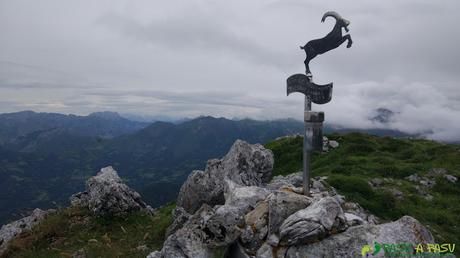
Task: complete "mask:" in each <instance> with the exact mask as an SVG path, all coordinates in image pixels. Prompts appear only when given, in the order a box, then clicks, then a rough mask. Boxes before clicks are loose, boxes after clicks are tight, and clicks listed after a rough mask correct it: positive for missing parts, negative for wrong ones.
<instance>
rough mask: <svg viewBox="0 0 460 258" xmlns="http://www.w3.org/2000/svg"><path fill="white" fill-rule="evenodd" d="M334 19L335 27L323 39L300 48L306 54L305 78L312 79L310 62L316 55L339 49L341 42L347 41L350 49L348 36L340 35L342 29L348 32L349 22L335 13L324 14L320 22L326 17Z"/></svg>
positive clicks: (349, 37) (350, 41)
mask: <svg viewBox="0 0 460 258" xmlns="http://www.w3.org/2000/svg"><path fill="white" fill-rule="evenodd" d="M329 16H330V17H333V18H335V20H336V22H335V26H334V28H333V29H332V31H331V32H329V34H327V35H326V36H325V37H324V38H321V39H314V40H311V41H309V42H308V43H307V44H305V46H303V47H300V48H301V49H303V50H305V53H306V54H307V58H306V59H305V61H304V63H305V70H306V74H307V76H309V77H310V78H311V77H312V75H311V72H310V67H309V64H310V61H311V60H312V59H313V58H315V57H316V56H317V55H320V54H324V53H326V52H327V51H329V50H332V49H335V48H337V47H339V46H340V45H341V44H342V43H343V42H345V41H346V40H348V44H347V48H350V47H351V44H352V43H353V41H352V40H351V36H350V34H346V35H342V28H344V29H345V31H346V32H348V25H350V21H348V20H346V19H344V18H342V16H340V15H339V14H338V13H336V12H332V11H330V12H326V13H325V14H324V15H323V18H322V19H321V22H324V21H325V20H326V18H327V17H329Z"/></svg>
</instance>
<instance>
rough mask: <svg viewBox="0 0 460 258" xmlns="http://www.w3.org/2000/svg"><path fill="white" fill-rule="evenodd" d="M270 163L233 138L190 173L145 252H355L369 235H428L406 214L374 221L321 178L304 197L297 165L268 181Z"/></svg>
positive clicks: (162, 256)
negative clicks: (162, 235)
mask: <svg viewBox="0 0 460 258" xmlns="http://www.w3.org/2000/svg"><path fill="white" fill-rule="evenodd" d="M272 168H273V155H272V153H271V151H269V150H266V149H264V148H263V147H262V146H260V145H251V144H248V143H245V142H243V141H237V142H236V143H235V144H234V145H233V147H232V148H231V150H230V151H229V153H228V154H227V155H226V156H225V157H224V158H223V159H221V160H211V161H209V162H208V165H207V167H206V169H205V171H195V172H193V173H192V174H191V175H190V176H189V177H188V179H187V181H186V182H185V183H184V184H183V186H182V188H181V192H180V194H179V197H178V201H177V207H176V209H175V211H174V213H173V214H174V216H173V218H174V221H173V223H172V225H171V226H170V228H169V230H168V234H169V236H168V238H167V239H166V241H165V243H164V246H163V248H162V249H161V250H159V251H155V252H153V253H151V254H150V255H149V256H148V257H149V258H170V257H177V258H181V257H198V258H207V257H209V258H211V257H214V253H213V250H214V249H216V248H219V247H220V248H222V247H223V248H225V250H226V251H225V256H226V257H242V258H250V257H267V258H275V257H296V258H300V257H361V248H362V247H363V246H364V245H372V244H373V243H374V241H377V242H382V243H433V242H434V238H433V236H432V234H431V233H430V231H429V230H428V229H426V228H425V227H424V226H423V225H422V224H420V223H419V222H418V221H417V220H416V219H414V218H412V217H409V216H404V217H402V218H400V219H399V220H397V221H394V222H389V223H383V224H378V222H379V219H378V218H377V217H375V216H373V215H372V214H369V213H368V212H366V211H365V210H364V209H363V208H362V207H361V206H360V205H358V204H357V203H353V202H347V201H346V199H345V197H344V196H341V195H339V194H337V193H336V191H335V189H334V188H332V187H331V186H329V185H328V184H327V183H326V182H325V180H324V179H325V178H324V177H318V178H314V179H313V180H312V188H311V193H310V196H305V195H303V194H302V175H301V173H300V172H299V173H295V174H291V175H288V176H277V177H274V178H273V179H272V180H271V182H269V181H268V178H270V176H271V170H272ZM377 255H379V254H377ZM380 255H382V256H383V252H382V253H380Z"/></svg>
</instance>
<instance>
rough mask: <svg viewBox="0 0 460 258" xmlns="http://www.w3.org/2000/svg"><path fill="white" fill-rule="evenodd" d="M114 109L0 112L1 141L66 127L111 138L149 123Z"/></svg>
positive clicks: (75, 133)
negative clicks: (74, 112)
mask: <svg viewBox="0 0 460 258" xmlns="http://www.w3.org/2000/svg"><path fill="white" fill-rule="evenodd" d="M147 125H148V124H147V123H142V122H135V121H131V120H128V119H126V118H123V117H121V116H120V115H119V114H118V113H114V112H97V113H92V114H89V115H88V116H77V115H64V114H58V113H36V112H33V111H21V112H16V113H5V114H0V143H6V142H8V141H11V140H12V139H16V138H18V137H24V136H26V135H28V134H30V133H36V132H37V131H49V130H51V129H56V128H59V129H64V130H67V131H68V132H69V133H70V134H73V135H77V136H85V137H104V138H112V137H116V136H119V135H122V134H127V133H132V132H135V131H137V130H139V129H141V128H144V127H145V126H147Z"/></svg>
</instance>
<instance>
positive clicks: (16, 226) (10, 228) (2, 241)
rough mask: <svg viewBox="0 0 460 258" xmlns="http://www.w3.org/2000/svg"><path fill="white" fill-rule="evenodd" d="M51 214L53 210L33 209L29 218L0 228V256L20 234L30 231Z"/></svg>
mask: <svg viewBox="0 0 460 258" xmlns="http://www.w3.org/2000/svg"><path fill="white" fill-rule="evenodd" d="M52 212H54V210H47V211H43V210H41V209H35V210H34V211H33V212H32V214H30V215H29V216H27V217H24V218H22V219H20V220H17V221H14V222H11V223H9V224H6V225H4V226H2V228H1V229H0V256H1V255H2V253H3V252H4V251H5V250H6V248H7V247H8V243H9V242H10V241H11V240H12V239H13V238H14V237H16V236H18V235H19V234H21V233H22V232H25V231H27V230H30V229H31V228H32V227H33V226H35V225H37V224H38V223H40V221H42V220H43V219H44V218H45V217H46V215H48V214H49V213H52Z"/></svg>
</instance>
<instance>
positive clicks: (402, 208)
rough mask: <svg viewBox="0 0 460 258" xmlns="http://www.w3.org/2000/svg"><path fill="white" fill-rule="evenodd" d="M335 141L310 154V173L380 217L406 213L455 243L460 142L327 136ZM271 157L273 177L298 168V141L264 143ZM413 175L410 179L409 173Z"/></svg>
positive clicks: (459, 233) (459, 199)
mask: <svg viewBox="0 0 460 258" xmlns="http://www.w3.org/2000/svg"><path fill="white" fill-rule="evenodd" d="M328 137H329V138H330V139H332V140H336V141H338V142H339V143H340V146H339V147H338V148H337V149H334V150H332V151H330V152H329V153H327V154H321V153H315V154H314V156H313V158H312V169H313V172H312V176H313V177H315V176H328V179H327V181H328V183H329V184H331V185H332V186H334V187H335V188H336V189H338V191H339V192H340V193H341V194H344V195H345V196H346V197H347V198H349V199H350V200H353V201H356V202H358V203H359V204H360V205H361V206H363V207H364V208H366V209H368V210H369V211H370V212H372V213H373V214H375V215H377V216H379V217H380V218H382V219H384V220H394V219H396V218H399V217H401V216H402V215H410V216H413V217H415V218H416V219H418V220H419V221H420V222H421V223H423V224H424V225H427V227H429V228H430V230H431V231H432V232H433V234H434V236H435V238H436V240H437V241H438V242H443V243H459V242H460V228H459V227H458V222H460V182H459V181H456V182H450V181H449V180H448V179H447V178H446V177H448V175H452V176H455V177H456V178H459V177H460V146H459V145H453V144H452V145H450V144H442V143H438V142H434V141H428V140H415V139H395V138H390V137H376V136H371V135H366V134H359V133H351V134H345V135H339V134H332V135H328ZM266 147H267V148H269V149H271V150H272V151H273V152H274V155H275V167H274V173H275V175H286V174H290V173H292V172H294V171H300V170H302V139H301V138H300V137H291V138H284V139H281V140H279V141H273V142H270V143H268V144H266ZM415 174H417V175H418V178H417V177H415V176H412V177H409V176H411V175H415Z"/></svg>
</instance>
